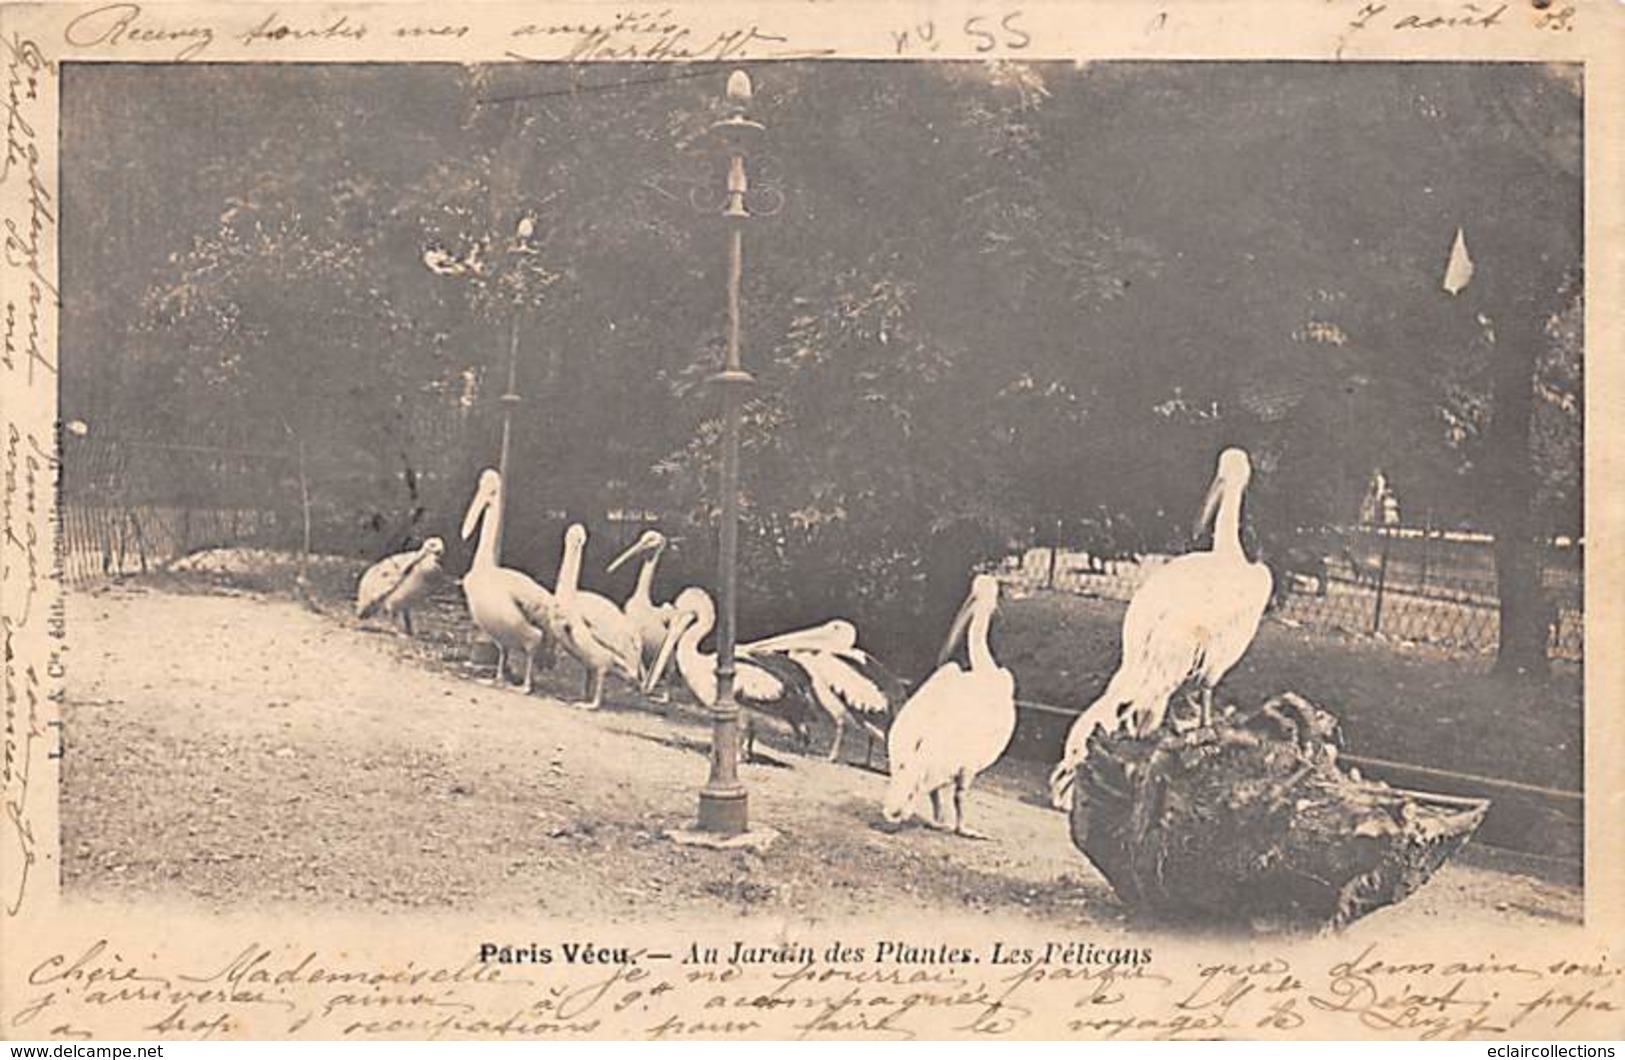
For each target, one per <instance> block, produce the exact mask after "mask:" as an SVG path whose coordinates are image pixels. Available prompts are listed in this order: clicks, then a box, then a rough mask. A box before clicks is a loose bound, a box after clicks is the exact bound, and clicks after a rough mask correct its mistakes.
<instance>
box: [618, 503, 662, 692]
mask: <svg viewBox="0 0 1625 1060" xmlns="http://www.w3.org/2000/svg"><path fill="white" fill-rule="evenodd" d="M665 551H666V535H665V534H662V533H661V532H660V531H659V530H645V531H644V532H643V533H642V534H641V535H639V537H638V539H637V540H636V541H634V542H632V545H631V547H630V548H628V549H627V550H626V551H625V552H622V553H621V554H620V555H619V556H616V557H615V559H614V560H613V561H612V562H611V563H610V565H609V566H608V567H607V568H605V570H606V573H611V574H613V573H614V572H615V571H616V570H617V569H619V568H620V566H621V564H623V563H626V562H627V561H628V560H631V559H634V558H636V557H638V556H643V557H644V560H643V566H641V567H639V568H638V581H637V584H636V585H634V586H633V587H632V594H631V595H630V596H628V597H627V598H626V603H624V604H622V605H621V610H622V612H624V613H625V615H626V618H627V620H628V621H629V622H631V623H632V625H633V626H634V627H636V629H637V631H638V640H639V642H640V644H641V647H642V651H641V655H640V659H639V661H640V672H639V677H640V679H641V678H642V677H644V676H647V674H648V672H649V670H650V668H651V667H653V666H654V662H655V659H656V658H658V657H659V656H660V649H661V647H662V646H663V645H664V644H665V643H666V630H667V629H669V628H670V627H671V616H672V615H674V614H676V613H677V608H676V607H675V606H674V605H672V604H670V603H664V604H657V603H655V601H654V581H655V568H656V567H658V566H659V565H660V557H661V555H662V554H663V553H664V552H665Z"/></svg>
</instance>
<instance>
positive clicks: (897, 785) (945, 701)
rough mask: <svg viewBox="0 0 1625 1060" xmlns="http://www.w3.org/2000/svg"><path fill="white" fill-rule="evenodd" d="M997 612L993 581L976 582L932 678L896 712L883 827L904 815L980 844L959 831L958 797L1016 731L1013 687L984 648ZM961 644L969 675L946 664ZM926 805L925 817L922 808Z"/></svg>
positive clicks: (969, 832)
mask: <svg viewBox="0 0 1625 1060" xmlns="http://www.w3.org/2000/svg"><path fill="white" fill-rule="evenodd" d="M998 606H999V583H998V581H997V580H995V579H994V578H993V577H992V576H991V575H987V574H978V575H977V576H976V577H975V578H974V579H973V580H972V581H971V589H970V595H969V596H967V597H966V598H965V603H964V605H963V606H962V607H961V608H960V609H959V614H958V616H957V617H956V618H955V619H954V623H953V626H952V628H951V629H949V631H948V639H947V641H946V642H945V643H944V644H943V646H942V653H941V655H940V656H939V657H938V666H937V669H936V672H935V673H933V674H932V675H931V676H930V677H929V678H927V679H926V681H925V683H924V684H922V685H921V686H920V687H919V690H918V691H916V692H915V693H914V695H913V696H911V697H910V698H909V700H908V702H907V703H905V704H903V709H902V710H900V711H898V713H897V720H896V722H894V723H893V724H892V727H891V733H890V734H889V735H888V737H887V741H886V756H887V759H888V760H889V762H890V764H891V784H890V785H889V786H888V787H887V789H886V800H885V804H884V807H883V812H884V814H885V817H886V820H888V821H893V822H896V821H901V820H903V819H904V818H905V817H908V816H909V815H911V814H912V815H914V816H917V817H919V818H920V819H921V820H923V821H925V823H926V824H928V825H930V826H932V827H934V828H942V829H945V830H948V831H952V832H954V833H955V834H957V835H962V836H967V837H969V838H973V839H980V838H984V837H983V836H982V835H981V834H980V833H978V832H974V831H972V830H971V829H969V828H967V827H965V806H964V798H965V792H966V791H967V790H969V788H970V786H971V783H972V782H973V781H974V780H975V779H976V777H977V775H978V774H980V773H981V772H982V771H983V770H984V769H986V768H987V767H988V766H990V765H992V764H993V763H994V762H997V761H998V760H999V756H1000V755H1002V754H1004V750H1005V748H1006V747H1008V746H1009V745H1010V737H1011V736H1013V735H1014V734H1015V731H1016V681H1015V678H1014V677H1013V676H1012V675H1011V673H1010V671H1009V670H1006V669H1004V668H1003V667H1001V666H1000V665H999V664H998V662H997V661H996V660H995V659H994V658H993V652H992V650H991V649H990V648H989V647H988V638H987V634H988V628H989V626H991V624H992V622H993V613H994V612H995V611H996V610H998ZM961 636H963V637H964V639H965V644H966V651H967V654H968V655H969V662H970V665H969V667H962V666H960V665H959V664H958V663H956V662H951V661H948V657H949V656H950V655H951V654H953V650H954V646H955V645H956V644H957V643H958V641H959V639H960V637H961ZM945 794H946V795H948V796H949V797H950V801H951V805H952V809H953V819H952V821H951V822H950V821H949V820H948V819H947V818H946V817H945V815H944V806H943V796H944V795H945ZM928 797H929V799H930V803H931V809H930V814H929V816H927V814H926V812H925V806H924V801H925V800H926V799H927V798H928Z"/></svg>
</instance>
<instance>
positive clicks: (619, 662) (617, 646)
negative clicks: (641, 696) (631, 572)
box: [553, 523, 643, 710]
mask: <svg viewBox="0 0 1625 1060" xmlns="http://www.w3.org/2000/svg"><path fill="white" fill-rule="evenodd" d="M586 549H587V528H586V527H584V526H582V525H581V524H580V523H573V524H571V526H570V528H569V529H568V530H566V531H565V532H564V556H563V558H562V559H560V561H559V578H558V583H557V584H556V585H555V586H554V593H555V599H556V600H557V601H558V607H557V608H556V609H555V616H556V617H555V618H554V627H553V628H554V631H555V632H554V635H555V636H556V637H557V638H558V641H559V643H561V644H563V645H564V649H565V650H566V651H568V652H569V653H570V654H571V655H573V656H575V658H576V661H577V662H579V663H581V665H582V666H584V667H586V669H587V679H588V681H589V682H590V685H589V689H588V694H587V699H586V700H585V701H583V702H582V704H581V706H584V707H586V708H587V709H588V710H597V709H598V707H599V704H601V703H602V702H603V700H604V675H605V674H607V673H608V672H609V671H610V670H612V669H613V670H617V671H619V672H620V673H621V675H622V676H624V677H625V678H626V679H627V680H628V681H631V682H632V683H633V684H637V683H638V682H639V680H640V679H641V678H642V676H643V672H642V670H643V667H642V663H641V661H640V658H639V656H640V655H641V653H642V648H641V645H640V642H639V640H638V631H637V627H636V626H634V625H633V624H632V621H631V619H629V618H627V617H626V613H625V612H624V611H622V610H621V609H620V608H618V607H616V606H615V604H614V602H613V601H611V600H610V599H609V598H608V597H604V596H599V595H598V594H597V593H589V592H587V591H585V590H583V589H582V588H581V587H580V584H581V557H582V554H583V553H584V552H585V551H586Z"/></svg>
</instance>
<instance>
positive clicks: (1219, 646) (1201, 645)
mask: <svg viewBox="0 0 1625 1060" xmlns="http://www.w3.org/2000/svg"><path fill="white" fill-rule="evenodd" d="M1251 477H1252V463H1251V461H1249V460H1248V458H1247V453H1246V452H1245V451H1244V450H1241V449H1234V448H1232V449H1226V450H1225V451H1224V452H1222V453H1220V454H1219V467H1218V471H1217V473H1216V474H1215V475H1214V477H1213V484H1212V485H1211V486H1210V487H1208V492H1207V498H1206V499H1205V500H1204V501H1203V502H1202V512H1201V515H1200V516H1199V517H1198V520H1197V527H1196V529H1197V533H1198V534H1200V532H1201V530H1202V529H1203V528H1204V527H1206V526H1207V525H1208V523H1209V521H1213V544H1212V547H1211V548H1209V549H1208V550H1206V551H1197V552H1189V553H1186V554H1185V555H1183V556H1180V557H1179V558H1178V559H1175V560H1172V561H1170V562H1169V563H1167V564H1166V565H1164V566H1163V567H1161V568H1159V569H1158V570H1157V571H1156V572H1155V573H1154V574H1152V575H1151V577H1149V578H1147V579H1146V580H1145V584H1143V585H1141V586H1140V588H1139V590H1138V591H1137V592H1136V593H1135V594H1134V599H1133V600H1131V601H1130V602H1129V605H1128V612H1127V613H1126V614H1125V615H1124V616H1123V659H1122V663H1121V664H1120V665H1119V666H1118V668H1117V672H1116V673H1115V674H1113V675H1112V679H1111V681H1110V682H1109V683H1108V684H1107V685H1106V690H1105V691H1104V692H1102V693H1101V695H1100V698H1099V699H1097V700H1095V702H1094V703H1093V704H1091V705H1090V706H1089V709H1087V710H1085V711H1084V712H1083V713H1082V714H1080V715H1079V716H1078V720H1077V721H1075V722H1073V724H1072V729H1071V731H1070V732H1069V733H1068V734H1067V738H1066V750H1065V752H1064V753H1063V754H1062V756H1061V761H1060V763H1059V764H1058V765H1057V766H1056V767H1055V771H1054V772H1053V773H1051V774H1050V801H1051V802H1052V803H1054V805H1055V806H1056V807H1057V808H1059V809H1063V810H1064V809H1067V808H1069V805H1070V799H1071V790H1072V780H1073V775H1074V773H1075V772H1076V770H1077V766H1078V763H1079V762H1081V761H1083V759H1084V757H1085V756H1086V755H1087V754H1088V753H1089V746H1088V745H1089V734H1090V733H1092V732H1094V730H1095V729H1097V728H1105V729H1106V730H1107V731H1115V730H1117V729H1118V728H1119V727H1121V726H1122V725H1123V724H1124V723H1125V722H1128V721H1130V720H1132V722H1133V724H1134V726H1135V731H1136V733H1137V734H1138V735H1140V736H1142V737H1143V736H1146V735H1149V734H1150V733H1151V732H1153V731H1154V730H1155V729H1156V728H1157V727H1158V726H1159V725H1161V724H1162V720H1163V717H1164V716H1165V715H1166V713H1167V710H1168V700H1169V697H1171V696H1172V695H1173V694H1174V693H1175V692H1177V691H1179V689H1180V687H1181V686H1183V685H1184V684H1185V683H1186V682H1187V681H1195V682H1196V684H1197V686H1198V688H1199V691H1200V711H1201V724H1202V725H1203V726H1207V725H1210V724H1212V721H1213V688H1214V686H1215V685H1217V684H1218V683H1219V681H1220V680H1222V679H1223V677H1224V675H1225V674H1227V673H1229V672H1230V669H1231V667H1233V666H1235V665H1236V663H1238V662H1239V661H1241V657H1242V656H1243V655H1245V654H1246V652H1247V648H1248V647H1249V646H1250V645H1251V644H1252V642H1253V637H1254V636H1256V635H1257V633H1258V624H1259V621H1260V620H1261V619H1262V618H1263V617H1264V608H1265V607H1267V606H1268V605H1269V601H1270V594H1271V592H1272V591H1273V589H1274V584H1275V578H1274V576H1273V575H1272V574H1271V573H1270V569H1269V568H1268V567H1266V566H1265V565H1264V564H1262V563H1254V562H1252V561H1251V560H1249V559H1248V558H1247V553H1246V552H1245V551H1244V550H1243V549H1242V546H1241V501H1242V497H1243V495H1244V494H1245V493H1246V490H1247V482H1248V480H1249V479H1250V478H1251Z"/></svg>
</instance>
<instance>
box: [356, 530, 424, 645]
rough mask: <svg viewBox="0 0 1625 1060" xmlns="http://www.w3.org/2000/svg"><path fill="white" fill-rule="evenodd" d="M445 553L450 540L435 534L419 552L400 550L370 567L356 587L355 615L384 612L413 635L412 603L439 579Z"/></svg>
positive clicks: (420, 597)
mask: <svg viewBox="0 0 1625 1060" xmlns="http://www.w3.org/2000/svg"><path fill="white" fill-rule="evenodd" d="M445 554H446V543H445V542H444V541H442V540H440V538H438V537H431V538H429V539H428V540H427V541H425V542H423V545H422V547H420V548H419V549H418V550H417V551H416V552H397V553H395V555H393V556H389V557H386V558H384V559H381V560H379V561H378V562H377V563H374V564H373V565H372V566H370V567H368V568H367V573H365V574H363V575H362V576H361V584H360V585H359V586H357V587H356V594H355V616H356V617H357V618H360V619H368V618H371V617H372V616H373V615H376V614H378V613H379V612H383V614H384V615H385V616H386V617H388V618H393V619H397V620H398V621H399V622H400V625H401V628H402V629H403V630H404V631H405V632H406V635H407V636H411V635H412V607H413V605H415V604H416V603H417V602H418V601H419V600H422V599H423V598H424V597H425V596H427V595H429V591H430V590H431V589H433V588H434V584H435V582H437V581H439V579H440V557H441V556H443V555H445Z"/></svg>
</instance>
